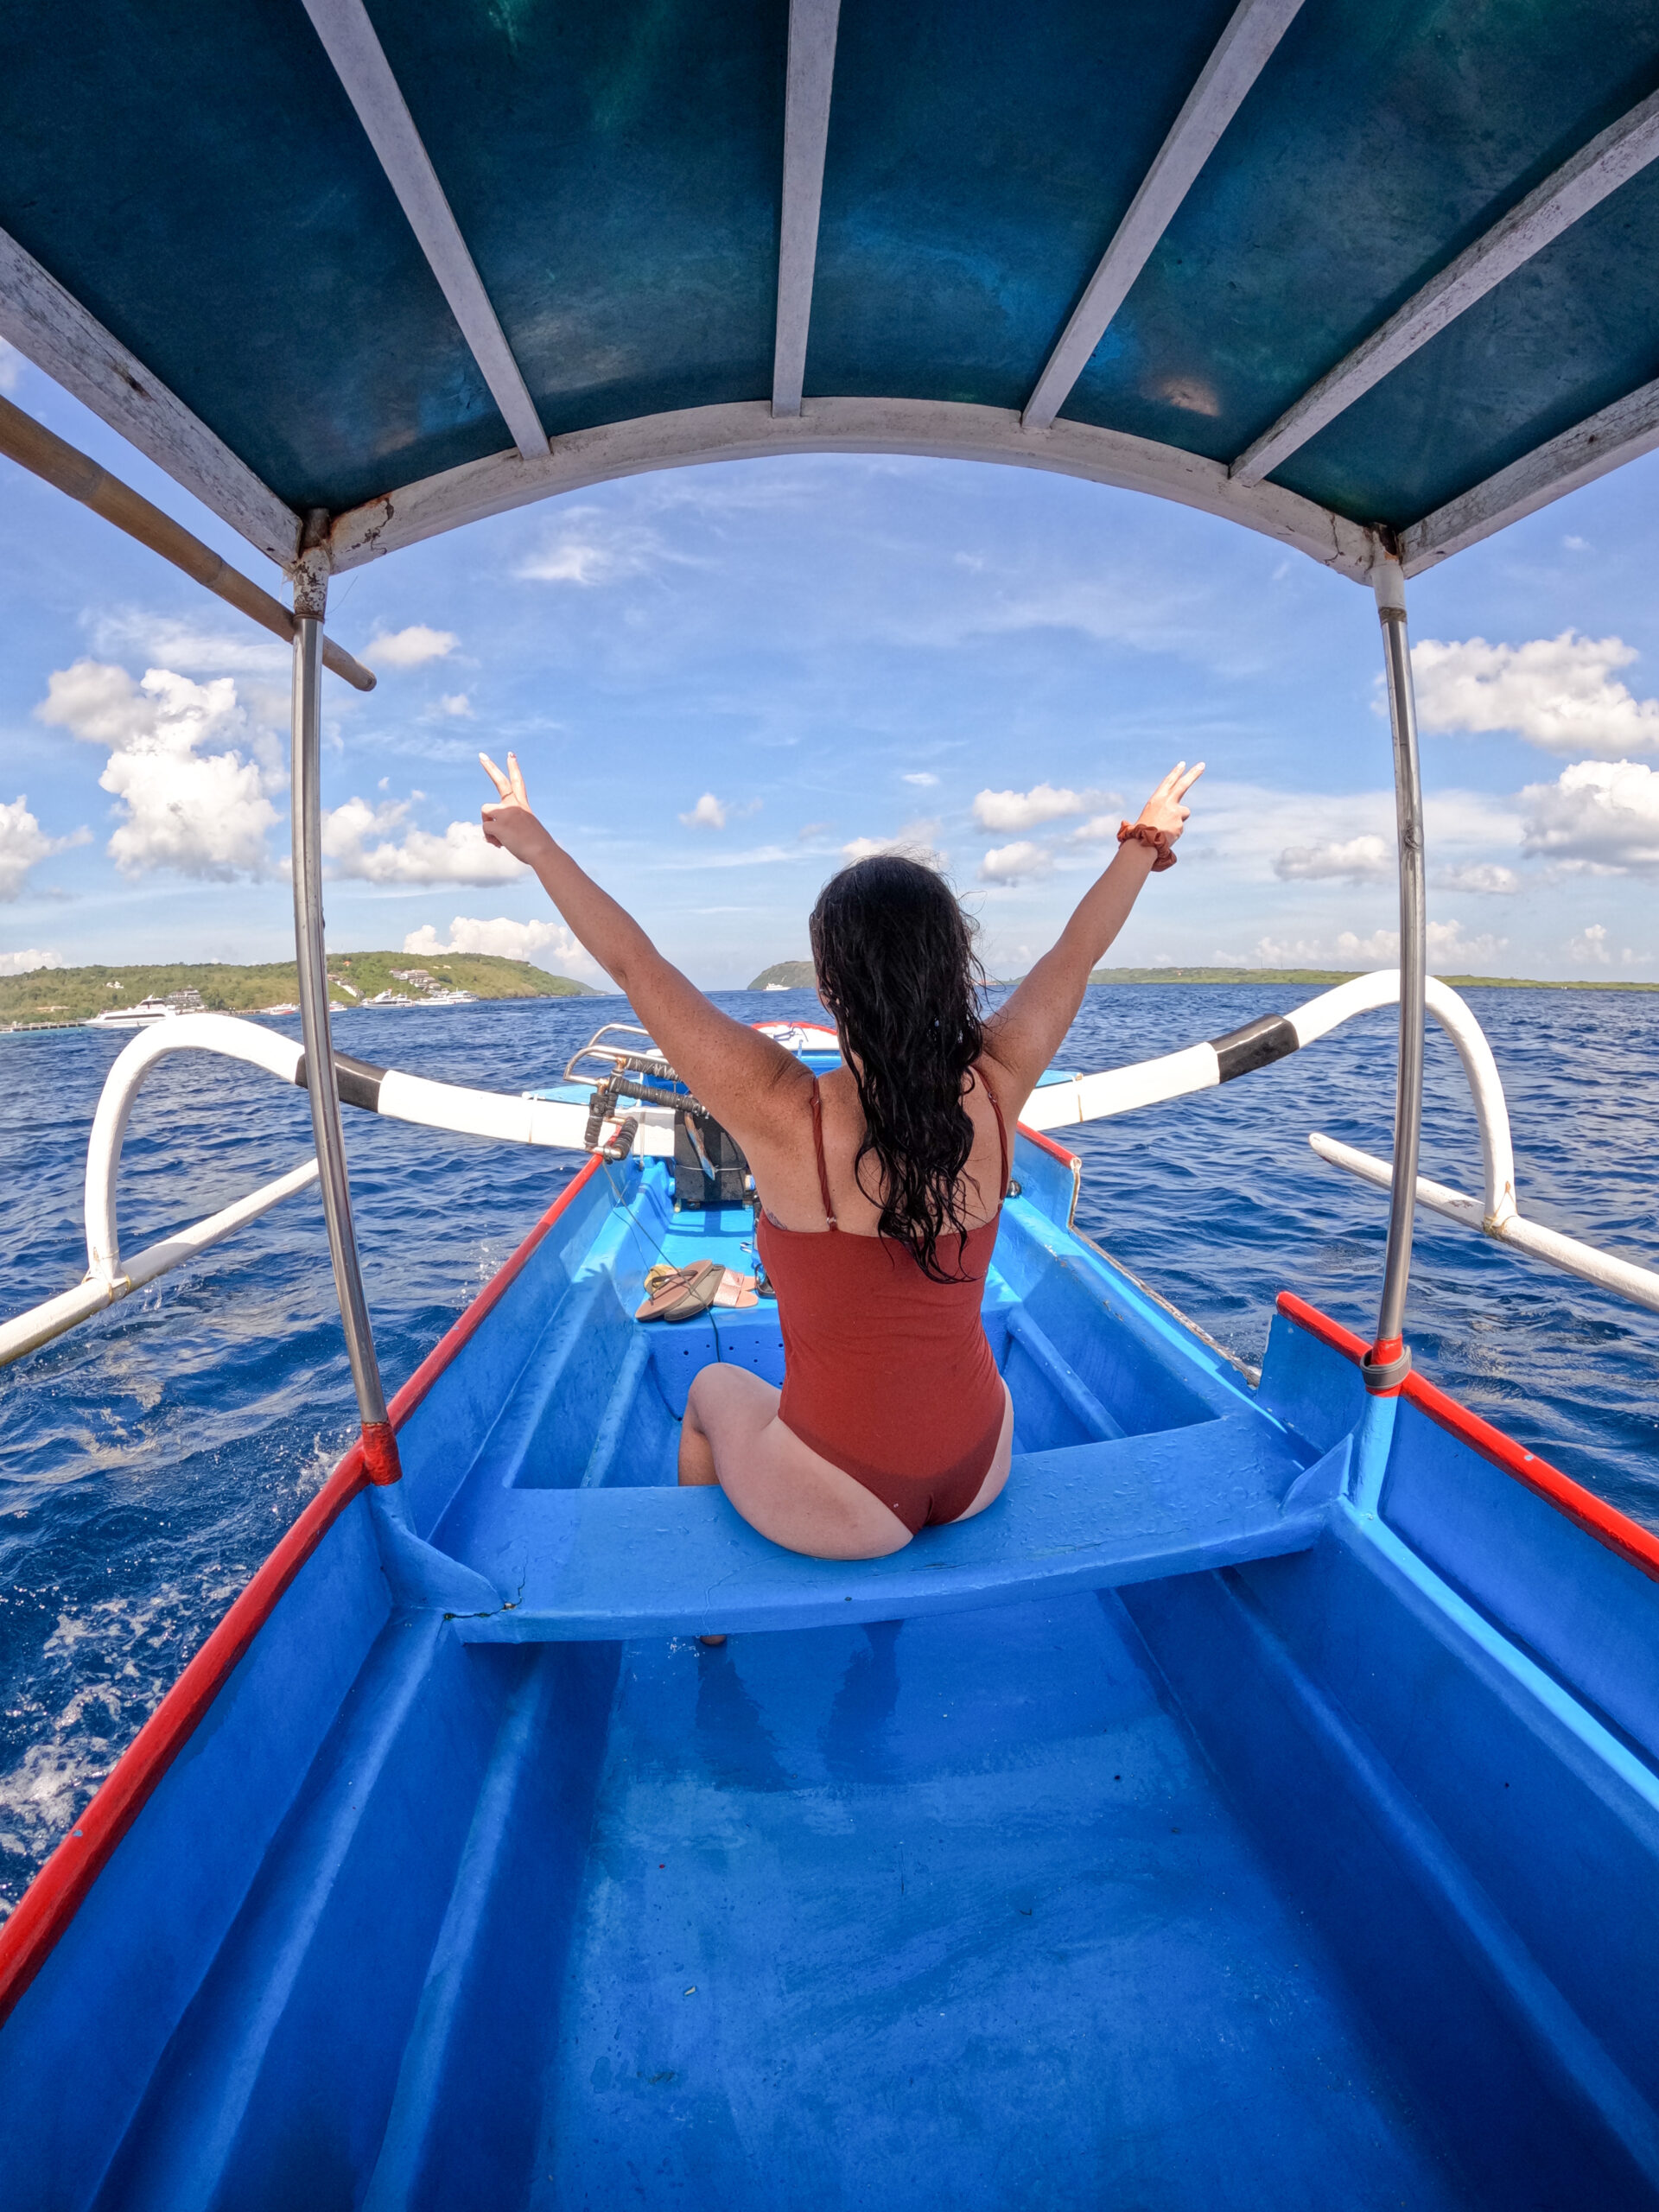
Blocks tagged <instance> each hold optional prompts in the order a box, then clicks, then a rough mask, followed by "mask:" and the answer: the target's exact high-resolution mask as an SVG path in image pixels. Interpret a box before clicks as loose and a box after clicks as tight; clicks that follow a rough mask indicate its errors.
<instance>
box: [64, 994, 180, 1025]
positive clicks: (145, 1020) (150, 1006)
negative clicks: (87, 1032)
mask: <svg viewBox="0 0 1659 2212" xmlns="http://www.w3.org/2000/svg"><path fill="white" fill-rule="evenodd" d="M178 1014H179V1009H178V1007H175V1006H169V1005H168V1002H167V1001H166V1000H165V999H140V1000H139V1001H138V1003H137V1006H106V1007H105V1009H104V1011H103V1013H102V1014H92V1015H90V1016H89V1017H88V1018H87V1020H86V1021H84V1022H83V1023H82V1024H81V1027H82V1028H84V1029H149V1028H153V1027H154V1026H155V1025H156V1022H158V1021H175V1020H177V1019H178Z"/></svg>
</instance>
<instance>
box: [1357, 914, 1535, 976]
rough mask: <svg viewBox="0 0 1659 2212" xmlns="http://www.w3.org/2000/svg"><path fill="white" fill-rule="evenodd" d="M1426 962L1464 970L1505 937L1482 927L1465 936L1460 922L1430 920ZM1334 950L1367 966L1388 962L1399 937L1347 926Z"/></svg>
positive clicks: (1397, 954)
mask: <svg viewBox="0 0 1659 2212" xmlns="http://www.w3.org/2000/svg"><path fill="white" fill-rule="evenodd" d="M1509 941H1510V940H1509V939H1508V938H1506V937H1494V936H1493V935H1492V934H1491V931H1482V933H1481V934H1480V935H1479V936H1478V937H1465V935H1464V932H1463V924H1462V923H1461V922H1431V923H1430V924H1429V925H1428V929H1427V949H1428V964H1429V966H1430V967H1431V968H1432V969H1435V970H1436V971H1437V972H1438V971H1439V970H1440V969H1446V968H1456V969H1464V970H1465V971H1467V970H1468V969H1471V968H1472V967H1473V966H1474V965H1475V964H1476V963H1478V962H1479V961H1483V960H1490V959H1491V958H1492V957H1493V955H1494V954H1495V953H1499V952H1502V951H1503V948H1504V946H1505V945H1506V944H1508V943H1509ZM1337 950H1338V954H1339V955H1340V956H1341V957H1342V958H1343V959H1344V960H1363V961H1364V962H1366V963H1368V964H1369V965H1370V966H1371V967H1380V966H1382V965H1383V964H1384V963H1387V964H1388V965H1389V966H1390V967H1391V966H1393V964H1394V963H1395V962H1396V961H1397V960H1398V959H1399V957H1400V938H1399V933H1398V931H1395V930H1373V931H1371V933H1370V936H1369V937H1363V938H1361V937H1356V936H1355V935H1354V932H1353V931H1351V930H1344V931H1343V932H1342V934H1341V936H1340V937H1338V939H1337Z"/></svg>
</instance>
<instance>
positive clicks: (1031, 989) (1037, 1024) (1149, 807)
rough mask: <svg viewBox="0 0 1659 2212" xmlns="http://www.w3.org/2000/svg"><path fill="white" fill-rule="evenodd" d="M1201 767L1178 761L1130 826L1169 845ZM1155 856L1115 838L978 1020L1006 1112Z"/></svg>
mask: <svg viewBox="0 0 1659 2212" xmlns="http://www.w3.org/2000/svg"><path fill="white" fill-rule="evenodd" d="M1203 773H1204V763H1203V761H1202V760H1200V761H1199V763H1198V766H1197V767H1196V768H1189V767H1188V766H1187V765H1186V763H1185V760H1181V761H1178V762H1177V763H1176V765H1175V766H1174V767H1173V768H1172V769H1171V770H1170V772H1169V773H1168V774H1167V775H1166V777H1165V778H1164V780H1163V782H1162V783H1161V784H1160V785H1159V786H1158V788H1157V790H1156V791H1154V793H1153V795H1152V797H1151V798H1149V799H1148V800H1147V803H1146V804H1145V805H1144V806H1143V807H1142V808H1141V812H1140V815H1139V817H1138V819H1137V825H1136V826H1137V827H1138V826H1139V825H1140V823H1145V824H1146V826H1147V828H1148V829H1157V830H1161V831H1162V832H1163V833H1164V836H1166V839H1167V840H1168V842H1169V844H1170V845H1171V846H1173V844H1174V842H1175V841H1176V839H1177V838H1178V837H1179V836H1180V834H1181V831H1182V830H1183V829H1185V826H1186V817H1187V814H1188V812H1189V809H1188V808H1187V807H1186V806H1185V805H1184V804H1182V802H1183V801H1184V800H1185V797H1186V794H1187V793H1188V791H1191V790H1192V786H1193V785H1194V784H1196V783H1197V782H1198V778H1199V777H1200V776H1201V775H1202V774H1203ZM1157 858H1158V852H1157V850H1156V849H1155V848H1154V847H1153V846H1151V845H1148V844H1144V843H1141V842H1139V841H1137V840H1135V839H1128V840H1126V841H1125V842H1123V843H1122V844H1120V845H1119V847H1118V849H1117V855H1116V859H1115V860H1114V861H1112V864H1111V866H1110V867H1109V868H1108V869H1107V870H1106V872H1105V874H1103V876H1101V877H1100V878H1099V880H1097V881H1096V884H1095V886H1094V888H1093V889H1092V890H1091V891H1090V892H1088V893H1086V894H1085V896H1084V898H1083V899H1082V900H1081V901H1080V902H1079V904H1078V906H1077V912H1075V913H1074V914H1073V915H1072V917H1071V920H1070V921H1069V922H1068V923H1067V924H1066V925H1065V929H1064V931H1062V932H1061V934H1060V940H1059V943H1058V944H1057V945H1055V947H1054V949H1053V950H1052V951H1051V952H1046V953H1045V954H1044V955H1043V957H1042V958H1041V959H1040V960H1039V962H1038V963H1037V965H1036V966H1035V967H1034V968H1033V969H1032V971H1031V973H1030V975H1029V976H1027V977H1026V979H1025V981H1024V982H1022V983H1021V984H1020V988H1019V989H1018V990H1017V991H1015V992H1014V995H1013V997H1012V998H1010V999H1008V1000H1007V1001H1006V1002H1005V1003H1004V1004H1003V1005H1001V1006H1000V1007H998V1008H997V1010H996V1012H995V1014H993V1015H992V1016H991V1019H990V1020H989V1021H988V1022H987V1024H986V1025H985V1040H986V1046H987V1051H988V1056H989V1058H990V1059H991V1060H992V1062H993V1063H994V1071H993V1078H992V1079H993V1081H995V1071H1001V1075H1002V1077H1003V1084H1004V1085H1006V1088H1003V1085H999V1086H998V1087H999V1089H1000V1090H1002V1096H1001V1105H1002V1108H1003V1110H1004V1112H1005V1113H1013V1114H1018V1113H1019V1112H1020V1109H1022V1108H1023V1106H1024V1105H1025V1103H1026V1100H1027V1098H1028V1097H1029V1096H1031V1093H1032V1091H1033V1089H1034V1088H1035V1086H1036V1083H1037V1078H1038V1077H1039V1076H1040V1075H1041V1073H1042V1071H1043V1070H1044V1069H1045V1068H1046V1066H1047V1065H1048V1064H1049V1062H1050V1061H1051V1060H1052V1058H1053V1057H1054V1055H1055V1053H1056V1052H1058V1050H1059V1048H1060V1040H1061V1039H1062V1038H1063V1037H1064V1036H1065V1033H1066V1031H1067V1030H1068V1029H1069V1028H1070V1027H1071V1024H1072V1023H1073V1021H1074V1020H1076V1019H1077V1008H1078V1007H1080V1006H1081V1005H1082V1004H1083V995H1084V990H1085V989H1086V988H1088V983H1089V977H1090V973H1091V972H1092V971H1093V970H1094V969H1096V968H1097V967H1098V966H1099V965H1100V963H1101V961H1102V959H1103V957H1104V956H1105V953H1106V949H1107V947H1108V946H1109V944H1111V942H1112V940H1113V939H1114V938H1116V935H1117V933H1118V931H1120V930H1121V929H1122V926H1123V925H1124V923H1125V922H1127V921H1128V918H1129V912H1130V910H1131V908H1132V907H1133V906H1134V905H1135V900H1136V899H1138V898H1139V897H1140V895H1141V885H1142V884H1143V883H1145V881H1146V880H1147V877H1148V876H1149V875H1150V874H1152V870H1153V866H1154V862H1155V861H1156V860H1157ZM1172 858H1173V855H1172Z"/></svg>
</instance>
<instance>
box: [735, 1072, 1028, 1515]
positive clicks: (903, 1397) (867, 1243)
mask: <svg viewBox="0 0 1659 2212" xmlns="http://www.w3.org/2000/svg"><path fill="white" fill-rule="evenodd" d="M980 1080H983V1078H982V1077H981V1078H980ZM985 1090H986V1095H987V1096H988V1097H989V1098H990V1101H991V1105H992V1108H993V1109H994V1110H995V1115H996V1131H997V1136H998V1140H999V1141H1000V1143H1001V1154H1002V1173H1001V1180H1000V1181H999V1183H998V1185H997V1205H998V1212H999V1214H1000V1212H1001V1201H1002V1198H1003V1196H1004V1195H1005V1193H1006V1192H1007V1187H1008V1133H1007V1126H1006V1125H1005V1123H1004V1122H1003V1119H1002V1109H1001V1107H1000V1106H999V1105H998V1104H997V1103H996V1097H995V1093H994V1092H993V1091H992V1090H991V1087H990V1085H989V1084H985ZM812 1141H813V1144H814V1146H815V1147H816V1148H817V1155H818V1188H819V1191H820V1192H821V1193H822V1194H823V1211H824V1217H825V1219H826V1220H827V1221H828V1223H829V1229H828V1230H827V1231H826V1230H810V1229H785V1228H784V1227H783V1226H782V1225H781V1224H779V1223H778V1222H775V1221H773V1220H772V1217H771V1215H770V1214H766V1213H763V1214H762V1215H761V1217H760V1224H759V1226H758V1229H757V1231H756V1236H755V1242H756V1245H757V1247H758V1249H759V1250H760V1258H761V1261H762V1262H763V1263H764V1265H765V1267H766V1274H767V1275H768V1276H769V1277H770V1279H771V1281H772V1288H773V1289H774V1290H775V1291H776V1292H777V1294H778V1319H779V1323H780V1324H781V1325H782V1328H783V1332H784V1395H783V1402H782V1404H781V1405H780V1406H779V1409H778V1411H779V1419H780V1420H781V1421H783V1423H784V1426H785V1427H786V1428H788V1429H791V1430H792V1431H793V1433H795V1434H796V1435H797V1436H798V1437H799V1438H800V1440H801V1441H802V1443H803V1444H805V1445H809V1446H810V1447H811V1449H812V1450H813V1451H814V1452H817V1453H818V1454H819V1455H820V1457H821V1458H823V1459H828V1460H829V1463H830V1464H831V1465H832V1466H836V1467H839V1468H841V1469H842V1471H843V1473H846V1474H849V1475H850V1476H851V1477H852V1478H853V1480H854V1481H855V1483H861V1484H863V1486H864V1488H865V1489H866V1490H868V1491H870V1492H871V1494H872V1495H873V1496H874V1497H879V1498H880V1501H881V1503H882V1504H883V1505H886V1506H888V1507H890V1508H891V1509H892V1510H893V1512H894V1513H896V1514H897V1515H898V1516H899V1519H900V1520H901V1521H902V1522H904V1524H905V1526H906V1528H907V1529H909V1530H910V1531H911V1534H912V1535H914V1534H915V1532H916V1531H917V1529H920V1528H924V1527H925V1526H926V1524H927V1523H928V1522H940V1521H954V1520H955V1519H956V1518H957V1515H958V1514H960V1513H963V1512H964V1511H965V1510H967V1508H968V1507H969V1506H970V1505H971V1504H972V1503H973V1502H974V1499H975V1498H976V1496H977V1495H978V1492H979V1486H980V1484H982V1482H983V1481H984V1479H985V1478H986V1476H987V1474H988V1473H989V1471H990V1466H991V1462H992V1460H993V1459H995V1456H996V1447H997V1445H998V1443H999V1441H1000V1440H1001V1434H1002V1420H1003V1414H1004V1411H1005V1409H1006V1407H1007V1399H1006V1397H1005V1395H1004V1394H1003V1387H1002V1378H1001V1376H1000V1375H999V1374H998V1373H997V1370H996V1362H995V1360H994V1359H993V1358H992V1357H991V1348H990V1345H989V1344H988V1342H987V1341H986V1337H985V1326H984V1323H983V1322H982V1320H981V1319H980V1298H981V1294H982V1291H983V1288H984V1280H985V1274H986V1270H987V1269H988V1267H989V1266H990V1261H991V1249H992V1247H993V1246H994V1245H995V1243H996V1217H995V1216H994V1217H992V1219H991V1220H989V1221H988V1222H984V1223H982V1224H981V1225H980V1227H979V1228H977V1229H975V1230H969V1233H968V1235H967V1236H964V1237H963V1238H962V1240H961V1258H960V1261H959V1262H958V1263H957V1264H958V1266H959V1268H960V1272H961V1274H962V1277H963V1280H962V1281H950V1282H934V1281H931V1278H930V1277H928V1276H927V1275H925V1274H923V1272H922V1270H921V1268H920V1267H919V1265H918V1262H917V1260H916V1256H915V1255H914V1254H913V1253H912V1251H911V1250H910V1249H909V1247H908V1246H907V1245H905V1244H902V1243H899V1241H898V1240H897V1239H896V1238H894V1237H889V1236H854V1235H853V1234H852V1233H851V1232H850V1231H848V1230H842V1229H841V1228H840V1226H839V1224H837V1222H836V1213H835V1208H834V1207H833V1205H831V1204H830V1202H829V1175H828V1173H827V1172H826V1170H825V1167H824V1164H823V1101H822V1099H821V1097H820V1096H819V1092H818V1083H817V1077H816V1076H815V1077H813V1079H812ZM955 1256H956V1255H955V1252H954V1251H953V1250H952V1249H950V1248H948V1247H944V1246H942V1247H941V1259H942V1263H943V1264H944V1267H945V1268H947V1269H949V1268H950V1265H951V1262H952V1260H953V1259H954V1258H955Z"/></svg>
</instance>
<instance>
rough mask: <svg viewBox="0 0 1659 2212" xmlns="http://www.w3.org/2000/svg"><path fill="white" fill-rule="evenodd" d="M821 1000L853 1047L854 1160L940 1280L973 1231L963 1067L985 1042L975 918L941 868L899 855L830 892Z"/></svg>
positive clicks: (823, 900)
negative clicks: (871, 1170)
mask: <svg viewBox="0 0 1659 2212" xmlns="http://www.w3.org/2000/svg"><path fill="white" fill-rule="evenodd" d="M810 931H811V939H812V958H813V963H814V964H815V965H816V967H817V973H818V988H819V991H820V993H821V994H822V995H823V1002H824V1004H825V1006H826V1007H828V1008H829V1012H830V1013H831V1014H833V1015H834V1016H835V1020H836V1027H837V1028H838V1029H839V1030H840V1032H841V1035H842V1044H843V1046H845V1047H847V1048H848V1049H849V1050H850V1051H851V1052H853V1053H854V1054H855V1056H856V1059H855V1063H854V1064H853V1067H854V1075H855V1079H856V1081H857V1084H858V1097H859V1103H860V1104H861V1106H862V1107H863V1109H864V1137H863V1141H862V1142H861V1144H860V1146H859V1148H858V1156H857V1158H856V1159H855V1160H854V1162H853V1173H854V1175H855V1177H856V1179H857V1181H858V1186H859V1188H860V1190H861V1191H865V1192H867V1195H868V1196H869V1197H870V1198H872V1199H874V1198H875V1196H876V1192H874V1191H873V1190H870V1189H869V1188H868V1185H867V1184H866V1183H865V1180H864V1172H863V1171H864V1163H865V1161H866V1160H871V1159H873V1160H874V1161H875V1163H876V1171H877V1174H878V1176H879V1178H880V1192H881V1221H880V1230H881V1234H882V1236H893V1237H897V1238H899V1240H900V1241H901V1242H903V1243H906V1244H908V1245H909V1247H910V1249H911V1250H912V1252H913V1253H914V1254H915V1255H916V1258H917V1262H918V1264H919V1266H920V1267H921V1268H922V1271H923V1273H924V1274H927V1275H930V1276H931V1278H932V1279H933V1281H935V1282H955V1281H961V1279H962V1264H961V1259H960V1246H958V1257H957V1269H956V1272H955V1273H954V1274H952V1273H950V1271H948V1270H947V1269H946V1268H944V1266H942V1265H941V1264H940V1257H939V1249H938V1247H939V1242H940V1239H941V1238H942V1237H944V1236H950V1235H954V1236H957V1237H958V1238H961V1237H964V1236H967V1235H968V1233H969V1231H968V1224H967V1223H966V1222H965V1221H964V1220H963V1214H962V1199H961V1195H960V1188H959V1186H960V1184H961V1180H962V1173H963V1168H965V1167H966V1166H967V1165H968V1156H969V1153H971V1152H972V1150H973V1148H974V1125H973V1122H972V1121H971V1120H970V1119H969V1115H968V1112H967V1109H966V1108H965V1107H964V1106H963V1077H965V1076H966V1074H967V1072H968V1070H969V1068H970V1067H971V1066H972V1065H973V1064H974V1062H975V1061H976V1059H977V1058H979V1056H980V1054H981V1052H982V1051H983V1050H984V1045H985V1035H984V1031H983V1029H982V1027H981V1023H980V1018H979V993H980V991H981V989H982V988H983V985H984V981H985V976H984V971H983V970H982V968H981V967H980V964H979V962H978V959H977V958H976V956H975V952H974V931H973V925H972V924H971V923H970V922H969V919H968V917H967V916H966V915H965V914H964V913H963V911H962V908H961V907H960V906H958V905H957V900H956V898H955V895H954V894H953V893H952V892H951V889H950V885H949V884H947V883H946V882H945V880H944V878H943V877H942V876H941V875H939V874H938V873H937V872H936V871H935V870H934V869H932V868H926V867H925V866H924V865H923V864H922V862H921V861H914V860H906V858H904V857H903V855H900V854H898V853H880V854H877V855H875V856H874V858H873V859H870V860H864V861H855V862H854V864H853V865H852V867H851V868H842V871H841V873H840V874H839V875H832V876H831V877H830V879H829V882H828V883H826V884H825V885H824V887H823V890H822V891H821V892H820V893H818V903H817V906H815V907H814V908H813V909H812V918H811V922H810Z"/></svg>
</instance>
